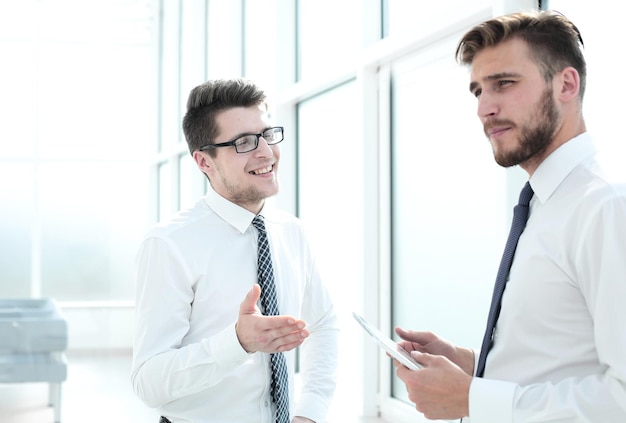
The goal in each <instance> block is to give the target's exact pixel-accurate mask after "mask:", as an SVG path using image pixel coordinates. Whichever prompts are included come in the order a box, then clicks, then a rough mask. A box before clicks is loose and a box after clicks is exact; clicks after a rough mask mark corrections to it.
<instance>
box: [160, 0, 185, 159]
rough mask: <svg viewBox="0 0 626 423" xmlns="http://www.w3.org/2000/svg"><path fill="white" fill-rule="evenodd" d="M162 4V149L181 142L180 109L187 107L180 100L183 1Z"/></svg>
mask: <svg viewBox="0 0 626 423" xmlns="http://www.w3.org/2000/svg"><path fill="white" fill-rule="evenodd" d="M161 7H162V8H163V11H162V16H163V18H162V20H161V32H162V41H161V62H160V69H159V70H160V72H161V80H160V81H159V83H160V88H159V90H160V94H161V95H160V101H159V103H160V104H159V105H160V109H161V110H160V119H159V124H160V129H161V132H160V137H159V140H160V141H161V145H159V151H162V150H163V149H164V148H165V146H167V145H173V144H176V143H177V142H178V139H179V136H180V133H181V129H180V125H181V122H182V114H181V113H182V112H181V109H183V110H184V109H185V104H184V103H183V104H180V103H179V98H180V92H179V90H178V87H179V85H180V63H179V53H180V50H179V49H180V1H179V0H168V1H162V2H161Z"/></svg>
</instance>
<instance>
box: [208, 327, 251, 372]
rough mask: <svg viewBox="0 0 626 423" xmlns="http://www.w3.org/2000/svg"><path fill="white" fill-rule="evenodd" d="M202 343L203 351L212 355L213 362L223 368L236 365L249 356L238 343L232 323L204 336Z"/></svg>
mask: <svg viewBox="0 0 626 423" xmlns="http://www.w3.org/2000/svg"><path fill="white" fill-rule="evenodd" d="M202 345H203V347H204V349H205V351H207V353H208V354H209V355H211V356H212V357H213V359H214V360H215V363H216V364H218V365H219V366H223V367H225V368H229V367H236V366H238V365H240V364H242V363H243V362H244V361H246V360H247V359H249V358H250V355H249V354H248V353H247V352H246V350H244V349H243V347H242V346H241V344H240V343H239V338H238V337H237V331H236V330H235V324H234V323H233V324H232V325H230V326H228V327H226V328H225V329H223V330H222V331H221V332H218V333H216V334H215V335H213V336H211V337H209V338H205V339H204V340H203V341H202Z"/></svg>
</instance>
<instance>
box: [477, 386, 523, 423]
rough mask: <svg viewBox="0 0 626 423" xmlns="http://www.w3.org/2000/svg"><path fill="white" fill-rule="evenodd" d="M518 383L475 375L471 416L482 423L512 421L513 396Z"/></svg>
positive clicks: (510, 422) (505, 422)
mask: <svg viewBox="0 0 626 423" xmlns="http://www.w3.org/2000/svg"><path fill="white" fill-rule="evenodd" d="M516 388H517V385H516V384H515V383H512V382H504V381H500V380H490V379H483V378H479V377H475V378H474V379H472V383H471V385H470V391H469V418H470V420H471V421H473V422H480V423H512V422H513V398H514V396H515V389H516Z"/></svg>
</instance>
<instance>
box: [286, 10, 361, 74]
mask: <svg viewBox="0 0 626 423" xmlns="http://www.w3.org/2000/svg"><path fill="white" fill-rule="evenodd" d="M362 4H364V2H361V1H360V0H344V1H336V0H316V1H308V0H300V1H298V11H299V12H298V14H299V22H298V31H299V34H298V35H299V38H298V41H299V45H298V52H299V60H300V69H299V71H300V74H299V75H298V80H299V81H302V80H308V79H317V78H324V77H329V76H336V75H337V74H339V75H341V74H342V73H343V70H344V69H347V70H351V69H352V67H354V63H355V61H356V59H357V58H358V56H359V54H360V52H361V48H362V46H363V36H362V34H363V29H362V25H361V22H362V20H361V18H360V16H361V6H362Z"/></svg>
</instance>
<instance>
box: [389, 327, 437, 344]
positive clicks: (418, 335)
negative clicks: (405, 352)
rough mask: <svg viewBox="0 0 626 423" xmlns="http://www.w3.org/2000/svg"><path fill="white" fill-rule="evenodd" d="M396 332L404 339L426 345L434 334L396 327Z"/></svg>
mask: <svg viewBox="0 0 626 423" xmlns="http://www.w3.org/2000/svg"><path fill="white" fill-rule="evenodd" d="M396 333H397V334H398V336H399V337H400V338H402V339H404V340H405V341H409V342H416V343H418V344H421V345H426V344H428V343H429V342H432V341H434V340H435V335H433V334H432V333H430V332H417V331H413V330H405V329H402V328H400V327H396Z"/></svg>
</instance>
